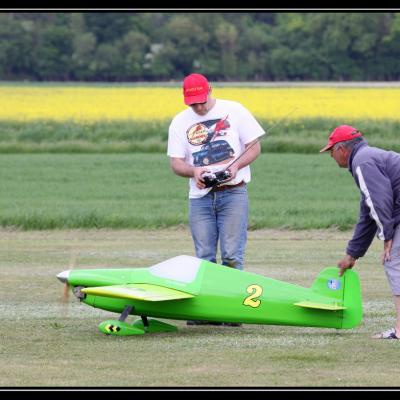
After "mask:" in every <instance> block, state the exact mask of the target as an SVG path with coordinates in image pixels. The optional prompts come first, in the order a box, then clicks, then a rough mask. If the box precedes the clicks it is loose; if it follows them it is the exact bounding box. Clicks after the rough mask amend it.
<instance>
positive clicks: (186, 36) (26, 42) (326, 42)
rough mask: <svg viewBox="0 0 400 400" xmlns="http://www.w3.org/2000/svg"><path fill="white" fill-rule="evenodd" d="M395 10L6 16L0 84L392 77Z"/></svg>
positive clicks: (398, 30) (398, 27)
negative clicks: (197, 76) (195, 75)
mask: <svg viewBox="0 0 400 400" xmlns="http://www.w3.org/2000/svg"><path fill="white" fill-rule="evenodd" d="M399 59H400V13H395V12H353V13H351V12H303V13H299V12H223V11H219V12H45V13H43V12H35V13H28V12H8V13H1V14H0V80H30V81H109V82H130V81H132V82H135V81H176V80H180V79H182V77H184V76H185V75H187V74H188V73H191V72H201V73H203V74H205V75H207V76H208V77H209V78H210V79H211V80H213V81H233V80H235V81H281V80H292V81H293V80H296V81H302V80H306V81H320V80H322V81H329V80H335V81H337V80H340V81H354V80H356V81H369V80H380V81H390V80H398V79H399V78H400V63H399V61H398V60H399Z"/></svg>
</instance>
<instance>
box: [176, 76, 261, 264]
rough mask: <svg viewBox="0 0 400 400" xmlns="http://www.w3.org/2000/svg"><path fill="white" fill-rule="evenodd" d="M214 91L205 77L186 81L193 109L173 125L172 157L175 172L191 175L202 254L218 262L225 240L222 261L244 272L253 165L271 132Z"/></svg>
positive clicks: (193, 223)
mask: <svg viewBox="0 0 400 400" xmlns="http://www.w3.org/2000/svg"><path fill="white" fill-rule="evenodd" d="M211 93H212V88H211V85H210V84H209V82H208V80H207V78H206V77H205V76H204V75H201V74H190V75H188V76H187V77H186V78H185V79H184V81H183V100H184V103H185V104H186V105H187V106H189V107H188V108H187V109H185V110H184V111H182V112H180V113H179V114H178V115H176V116H175V117H174V119H173V120H172V122H171V124H170V127H169V133H168V156H169V157H170V162H171V168H172V170H173V172H174V173H175V174H177V175H179V176H183V177H187V178H189V225H190V230H191V234H192V238H193V241H194V246H195V251H196V256H197V257H199V258H202V259H204V260H208V261H211V262H217V261H216V253H217V245H218V242H219V243H220V249H221V259H222V264H223V265H226V266H229V267H233V268H236V269H240V270H241V269H243V264H244V251H245V246H246V240H247V223H248V196H247V184H248V183H249V182H250V179H251V174H250V164H251V163H252V162H253V161H254V160H255V159H256V158H257V157H258V155H259V154H260V152H261V146H260V143H259V138H260V137H261V136H262V135H264V133H265V131H264V129H263V128H262V127H261V126H260V124H259V123H258V122H257V121H256V120H255V118H254V117H253V116H252V115H251V113H250V112H249V111H248V110H247V109H246V108H245V107H244V106H243V105H242V104H240V103H238V102H235V101H229V100H222V99H215V98H213V97H212V94H211ZM247 149H248V151H246V152H245V153H244V151H245V150H247ZM239 157H240V158H239ZM235 160H237V161H235ZM234 161H235V162H234ZM217 176H218V177H222V178H221V179H217V178H216V177H217Z"/></svg>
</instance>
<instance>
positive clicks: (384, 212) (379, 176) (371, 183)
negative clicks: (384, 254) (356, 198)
mask: <svg viewBox="0 0 400 400" xmlns="http://www.w3.org/2000/svg"><path fill="white" fill-rule="evenodd" d="M355 175H356V176H355V178H356V182H357V184H358V186H359V188H360V190H361V204H360V218H359V221H358V223H357V226H356V229H355V231H354V234H353V238H352V240H351V241H350V242H349V245H348V248H347V250H348V251H349V253H348V254H350V255H353V257H356V256H357V257H362V256H363V255H364V254H365V252H366V251H367V250H368V247H369V246H370V244H371V242H372V240H373V237H374V234H375V232H376V233H377V237H378V238H379V239H380V240H390V239H392V238H393V233H394V228H393V226H394V220H393V216H392V214H393V192H392V185H391V182H390V179H389V178H388V177H387V176H386V175H385V173H384V172H382V170H381V168H379V166H378V165H376V164H375V163H370V162H367V163H363V164H361V165H359V166H358V167H357V168H356V171H355ZM351 252H353V254H352V253H351Z"/></svg>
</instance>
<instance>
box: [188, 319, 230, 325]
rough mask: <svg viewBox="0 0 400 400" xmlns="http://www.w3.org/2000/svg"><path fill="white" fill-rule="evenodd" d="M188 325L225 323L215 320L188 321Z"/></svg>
mask: <svg viewBox="0 0 400 400" xmlns="http://www.w3.org/2000/svg"><path fill="white" fill-rule="evenodd" d="M186 325H215V326H219V325H223V322H214V321H191V320H189V321H186Z"/></svg>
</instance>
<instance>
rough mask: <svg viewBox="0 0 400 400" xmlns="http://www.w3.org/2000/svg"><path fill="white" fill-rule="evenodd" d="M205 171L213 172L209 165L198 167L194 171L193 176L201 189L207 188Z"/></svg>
mask: <svg viewBox="0 0 400 400" xmlns="http://www.w3.org/2000/svg"><path fill="white" fill-rule="evenodd" d="M205 172H211V171H210V170H209V169H208V168H207V167H196V168H194V171H193V178H194V180H195V181H196V186H197V187H198V188H199V189H205V187H206V184H205V183H204V181H203V174H204V173H205Z"/></svg>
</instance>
